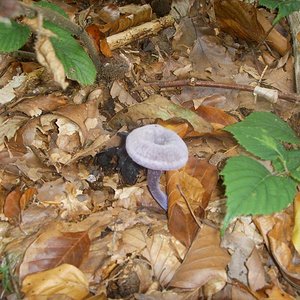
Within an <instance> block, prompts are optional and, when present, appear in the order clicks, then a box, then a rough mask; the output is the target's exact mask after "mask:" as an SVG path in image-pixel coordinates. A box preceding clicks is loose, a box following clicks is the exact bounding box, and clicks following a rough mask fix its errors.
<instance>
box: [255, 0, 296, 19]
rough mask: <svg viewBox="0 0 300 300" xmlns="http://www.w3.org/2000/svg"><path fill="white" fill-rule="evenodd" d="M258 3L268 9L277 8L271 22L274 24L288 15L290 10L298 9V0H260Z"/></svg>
mask: <svg viewBox="0 0 300 300" xmlns="http://www.w3.org/2000/svg"><path fill="white" fill-rule="evenodd" d="M259 4H260V5H263V6H265V7H267V8H269V9H276V8H278V14H277V16H276V18H275V19H274V21H273V24H276V23H277V22H278V21H279V20H280V19H282V18H284V17H286V16H288V15H290V14H291V13H292V12H294V11H298V10H300V0H276V1H275V0H260V1H259Z"/></svg>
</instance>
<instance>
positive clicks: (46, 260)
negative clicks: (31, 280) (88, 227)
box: [19, 224, 90, 279]
mask: <svg viewBox="0 0 300 300" xmlns="http://www.w3.org/2000/svg"><path fill="white" fill-rule="evenodd" d="M89 248H90V239H89V236H88V233H87V232H86V231H82V232H61V231H60V226H59V224H54V225H53V226H49V227H48V228H47V230H45V231H43V232H42V233H41V234H40V235H39V236H38V238H37V239H36V240H35V241H34V242H33V243H32V244H31V245H30V246H29V247H28V248H27V250H26V252H25V256H24V259H23V262H22V264H21V266H20V272H19V275H20V278H22V279H24V277H25V276H27V275H30V274H33V273H37V272H42V271H45V270H48V269H51V268H55V267H57V266H59V265H61V264H64V263H67V264H72V265H74V266H76V267H78V266H79V265H80V264H81V262H82V260H83V258H84V257H86V256H87V255H88V252H89Z"/></svg>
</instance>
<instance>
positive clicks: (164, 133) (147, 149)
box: [126, 124, 188, 210]
mask: <svg viewBox="0 0 300 300" xmlns="http://www.w3.org/2000/svg"><path fill="white" fill-rule="evenodd" d="M126 151H127V153H128V155H129V156H130V157H131V159H132V160H133V161H134V162H136V163H137V164H139V165H141V166H143V167H145V168H147V169H148V173H147V183H148V188H149V191H150V193H151V194H152V196H153V198H154V199H155V200H156V201H157V202H158V203H159V205H160V206H161V207H162V208H163V209H164V210H167V209H168V197H167V195H166V194H165V193H164V192H163V191H162V190H161V189H160V187H159V179H160V176H161V174H162V172H163V171H169V170H176V169H180V168H182V167H183V166H184V165H185V164H186V162H187V160H188V149H187V146H186V144H185V143H184V141H183V140H182V139H181V137H180V136H179V135H178V134H176V133H175V132H174V131H172V130H169V129H166V128H164V127H162V126H160V125H155V124H152V125H145V126H143V127H140V128H137V129H134V130H133V131H132V132H131V133H129V134H128V136H127V138H126Z"/></svg>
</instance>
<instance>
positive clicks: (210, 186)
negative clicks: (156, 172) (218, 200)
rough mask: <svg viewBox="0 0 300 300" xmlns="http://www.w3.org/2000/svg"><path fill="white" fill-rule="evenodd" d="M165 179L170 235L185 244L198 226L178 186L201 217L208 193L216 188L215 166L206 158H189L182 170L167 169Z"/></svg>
mask: <svg viewBox="0 0 300 300" xmlns="http://www.w3.org/2000/svg"><path fill="white" fill-rule="evenodd" d="M166 178H167V193H168V198H169V208H168V218H169V221H168V226H169V230H170V232H171V234H172V235H173V236H175V237H176V238H177V239H178V240H180V241H181V242H182V243H183V244H184V245H186V246H187V247H188V246H190V244H191V243H192V241H193V239H194V237H195V235H196V232H197V229H198V225H197V223H196V221H195V220H194V217H193V216H192V214H191V212H190V210H189V208H188V206H187V204H186V201H185V199H184V197H183V196H182V195H181V192H180V191H179V189H178V187H179V188H180V190H181V191H182V193H183V194H184V196H185V198H186V200H187V201H188V202H189V204H190V206H191V208H192V210H193V212H194V213H195V215H196V216H198V217H203V215H204V212H205V208H206V207H207V205H208V202H209V199H210V197H211V194H212V192H213V191H214V189H215V187H216V184H217V181H218V172H217V169H216V167H215V166H212V165H210V164H209V163H207V162H206V161H204V160H199V159H196V158H193V157H190V158H189V161H188V162H187V164H186V166H185V167H184V169H183V170H181V171H178V170H176V171H168V172H167V173H166Z"/></svg>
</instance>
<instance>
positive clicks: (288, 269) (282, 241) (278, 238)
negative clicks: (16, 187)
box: [254, 211, 300, 287]
mask: <svg viewBox="0 0 300 300" xmlns="http://www.w3.org/2000/svg"><path fill="white" fill-rule="evenodd" d="M254 221H255V224H256V226H257V227H258V228H259V230H260V232H261V234H262V236H263V238H264V240H265V243H266V245H267V247H268V249H269V251H270V252H271V253H272V255H273V257H274V259H275V260H276V262H277V264H278V265H279V267H280V268H281V270H282V272H284V273H285V274H286V276H287V277H288V278H289V281H291V282H293V284H294V285H295V286H298V287H300V275H299V274H300V267H299V265H298V264H297V263H295V262H294V255H295V253H294V248H293V246H292V245H291V236H292V232H293V220H292V215H291V213H288V211H285V212H282V213H276V214H274V215H271V216H261V217H255V218H254Z"/></svg>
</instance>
